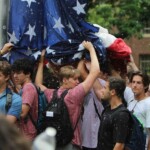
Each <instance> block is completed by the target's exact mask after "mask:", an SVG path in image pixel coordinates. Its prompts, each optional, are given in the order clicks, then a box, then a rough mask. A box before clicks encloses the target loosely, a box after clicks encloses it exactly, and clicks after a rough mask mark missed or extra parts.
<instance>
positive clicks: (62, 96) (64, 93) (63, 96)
mask: <svg viewBox="0 0 150 150" xmlns="http://www.w3.org/2000/svg"><path fill="white" fill-rule="evenodd" d="M67 94H68V90H65V91H64V92H63V93H62V94H61V98H62V99H63V100H64V98H65V96H66V95H67Z"/></svg>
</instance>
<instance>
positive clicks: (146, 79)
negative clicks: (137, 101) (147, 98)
mask: <svg viewBox="0 0 150 150" xmlns="http://www.w3.org/2000/svg"><path fill="white" fill-rule="evenodd" d="M135 76H140V77H141V78H142V82H143V85H144V87H145V92H147V91H148V88H149V82H150V80H149V76H148V75H147V74H145V73H142V72H140V71H136V72H133V73H132V75H131V78H130V82H132V81H133V78H134V77H135Z"/></svg>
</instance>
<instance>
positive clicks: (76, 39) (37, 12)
mask: <svg viewBox="0 0 150 150" xmlns="http://www.w3.org/2000/svg"><path fill="white" fill-rule="evenodd" d="M86 7H87V0H71V1H69V0H44V1H43V0H10V12H9V25H8V41H9V42H12V43H14V44H15V47H14V49H13V51H12V52H11V53H10V54H9V55H7V59H9V61H10V63H13V62H14V61H15V60H16V59H18V58H22V57H29V58H31V59H35V60H37V59H38V57H39V56H40V54H41V50H42V49H43V48H46V57H47V59H48V60H49V61H52V62H53V63H55V64H57V65H62V64H69V63H72V62H76V61H79V60H80V59H81V57H82V55H83V53H84V51H85V50H84V48H83V46H82V45H81V43H82V41H84V40H87V41H91V42H92V43H93V45H94V46H95V48H96V50H97V52H98V56H99V57H100V60H101V62H102V64H104V63H105V58H106V50H105V48H104V46H103V45H102V43H101V41H100V39H99V38H98V37H97V36H95V35H94V33H95V32H97V31H98V28H97V27H94V26H93V25H91V24H89V23H87V22H85V21H84V19H85V16H86Z"/></svg>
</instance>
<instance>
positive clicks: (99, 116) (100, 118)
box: [93, 99, 102, 120]
mask: <svg viewBox="0 0 150 150" xmlns="http://www.w3.org/2000/svg"><path fill="white" fill-rule="evenodd" d="M93 103H94V108H95V111H96V113H97V115H98V118H99V120H102V117H101V115H100V114H99V112H98V109H97V106H96V103H95V100H94V99H93Z"/></svg>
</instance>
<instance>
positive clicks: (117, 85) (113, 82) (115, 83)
mask: <svg viewBox="0 0 150 150" xmlns="http://www.w3.org/2000/svg"><path fill="white" fill-rule="evenodd" d="M108 82H109V89H110V90H115V91H116V95H117V96H118V97H119V98H121V99H122V100H124V91H125V88H126V83H125V81H124V80H123V79H121V78H119V77H110V78H109V79H108Z"/></svg>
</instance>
